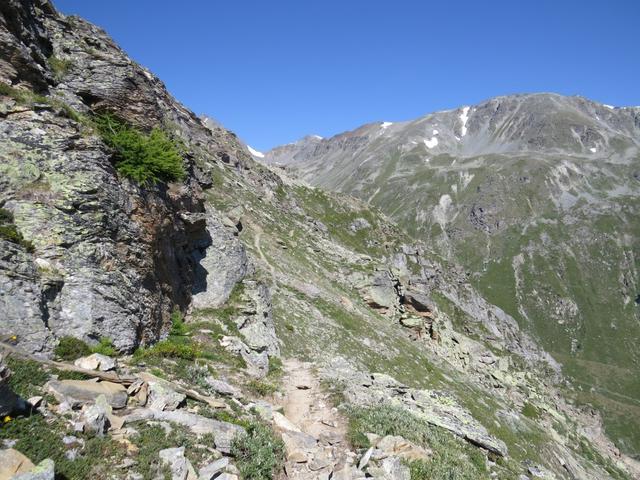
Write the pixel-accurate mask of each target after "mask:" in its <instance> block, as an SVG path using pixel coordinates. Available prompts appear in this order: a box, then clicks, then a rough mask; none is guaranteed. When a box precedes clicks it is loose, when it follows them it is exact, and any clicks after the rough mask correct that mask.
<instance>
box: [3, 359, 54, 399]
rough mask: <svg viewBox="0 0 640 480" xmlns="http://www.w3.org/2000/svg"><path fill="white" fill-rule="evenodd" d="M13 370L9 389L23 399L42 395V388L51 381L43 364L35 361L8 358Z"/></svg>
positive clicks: (8, 364)
mask: <svg viewBox="0 0 640 480" xmlns="http://www.w3.org/2000/svg"><path fill="white" fill-rule="evenodd" d="M7 366H8V367H9V370H11V376H10V377H9V387H11V390H13V391H14V392H15V393H16V394H17V395H20V396H21V397H22V398H29V397H33V396H34V395H37V394H39V393H40V387H42V385H44V384H45V383H46V382H47V380H48V379H49V374H48V373H47V371H46V370H45V369H44V368H43V367H42V365H41V364H39V363H38V362H35V361H33V360H19V359H17V358H12V357H9V358H7Z"/></svg>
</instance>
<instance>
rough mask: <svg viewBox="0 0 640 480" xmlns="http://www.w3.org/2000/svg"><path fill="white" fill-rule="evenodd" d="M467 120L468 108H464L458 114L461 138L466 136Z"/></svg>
mask: <svg viewBox="0 0 640 480" xmlns="http://www.w3.org/2000/svg"><path fill="white" fill-rule="evenodd" d="M467 120H469V107H464V108H463V109H462V113H461V114H460V121H461V122H462V129H461V134H462V135H461V136H463V137H464V136H465V135H466V134H467Z"/></svg>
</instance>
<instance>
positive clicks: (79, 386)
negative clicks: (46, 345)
mask: <svg viewBox="0 0 640 480" xmlns="http://www.w3.org/2000/svg"><path fill="white" fill-rule="evenodd" d="M48 390H49V392H51V394H52V395H53V396H54V397H56V400H58V401H59V402H60V403H62V402H67V403H69V405H71V407H72V408H78V407H81V406H83V405H86V404H90V403H95V401H96V399H97V398H98V397H99V396H100V395H104V396H105V399H106V400H107V403H108V404H109V405H111V407H112V408H115V409H118V408H124V407H126V405H127V398H128V396H127V391H126V389H125V388H124V387H123V386H122V385H120V384H118V383H112V382H94V381H91V380H52V381H50V382H49V383H48Z"/></svg>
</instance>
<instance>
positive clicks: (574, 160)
mask: <svg viewBox="0 0 640 480" xmlns="http://www.w3.org/2000/svg"><path fill="white" fill-rule="evenodd" d="M463 128H464V130H463ZM463 133H464V135H463ZM639 146H640V109H638V108H637V107H625V108H612V107H610V106H605V105H603V104H599V103H597V102H592V101H590V100H587V99H584V98H582V97H564V96H561V95H557V94H553V95H549V94H531V95H518V96H502V97H497V98H494V99H489V100H487V101H485V102H482V103H480V104H478V105H476V106H468V107H461V108H458V109H454V110H449V111H444V112H436V113H434V114H430V115H427V116H424V117H421V118H418V119H416V120H413V121H409V122H401V123H398V124H389V123H373V124H367V125H364V126H361V127H359V128H357V129H355V130H352V131H350V132H345V133H343V134H339V135H336V136H334V137H332V138H330V139H326V140H323V141H318V142H312V143H308V142H307V143H304V144H294V145H293V146H284V147H282V148H281V149H278V148H276V149H273V150H271V151H270V152H267V153H266V155H265V159H264V161H265V162H266V163H271V164H273V165H281V166H282V167H283V168H284V169H285V170H286V171H288V172H289V173H290V174H292V175H295V176H298V177H299V178H301V179H303V180H304V181H306V182H308V183H310V184H312V185H316V186H319V187H322V188H326V189H329V190H334V191H339V192H342V193H347V194H350V195H354V196H356V197H358V198H360V199H362V200H363V201H365V202H367V203H369V204H372V205H375V206H377V207H378V208H381V209H382V210H383V212H384V213H386V214H387V215H389V216H390V217H391V218H392V219H394V220H395V221H396V222H398V223H399V225H401V226H402V227H403V228H406V229H407V230H408V231H409V232H410V233H411V234H412V235H414V236H417V238H421V239H422V240H424V241H427V242H428V243H429V244H431V245H432V246H433V248H434V250H435V251H437V252H439V253H440V254H442V255H443V256H444V257H445V258H449V259H450V260H452V261H454V262H457V263H460V264H462V265H463V266H464V267H465V268H466V269H467V271H468V272H469V273H470V275H471V281H472V283H473V284H474V285H475V286H476V287H477V288H479V289H480V290H481V291H482V292H483V294H484V295H485V296H487V297H488V298H490V299H492V301H493V303H495V304H497V305H499V306H500V307H502V308H504V309H505V310H507V311H508V312H509V313H510V314H511V315H513V316H514V317H515V318H517V319H518V321H519V323H520V325H521V327H522V328H524V329H525V330H532V331H533V332H534V334H535V336H536V337H537V338H539V339H543V344H544V343H545V342H546V348H547V350H549V351H551V352H552V353H553V354H554V355H556V357H557V358H560V359H562V362H561V363H563V365H565V367H566V368H567V370H568V371H571V372H573V374H575V375H577V378H578V379H579V381H578V384H582V385H584V386H585V388H595V389H596V390H595V391H596V392H600V393H604V396H603V397H598V398H595V399H593V398H590V400H589V401H590V402H593V403H595V404H598V405H599V406H600V407H601V408H603V407H602V405H603V404H604V405H606V404H609V403H610V400H609V398H608V397H609V396H610V397H611V401H612V402H613V401H617V400H618V399H620V398H623V397H624V398H627V399H628V398H635V395H637V392H639V391H640V385H636V383H634V382H633V381H631V380H629V379H630V378H634V377H636V375H637V372H638V369H639V368H640V366H639V365H640V364H639V363H638V362H639V360H640V359H638V358H637V356H635V355H634V354H633V353H632V352H633V347H632V342H631V343H630V342H629V338H636V337H637V335H638V334H640V332H639V331H638V325H639V322H640V320H639V315H638V312H637V310H636V309H635V307H633V305H635V304H634V302H633V299H634V298H636V296H637V293H636V291H637V290H638V286H639V285H640V279H639V278H638V275H637V271H638V268H637V260H636V259H637V258H638V254H639V252H638V248H637V242H635V241H634V240H633V239H634V238H635V235H636V234H635V233H633V232H636V231H637V228H638V225H637V222H636V221H635V220H634V213H633V212H637V207H638V206H637V202H636V199H637V198H638V195H639V194H640V182H639V179H640V148H639ZM574 252H575V254H574ZM551 258H553V259H554V260H551ZM612 265H615V267H612ZM603 272H610V273H607V274H604V273H603ZM536 278H537V279H536ZM545 278H546V279H547V281H546V282H545V281H544V280H543V279H545ZM605 278H606V280H605ZM513 299H515V301H514V300H513ZM549 312H553V313H551V314H550V313H549ZM609 317H611V321H610V325H611V326H609V322H605V321H600V319H604V318H609ZM620 324H622V325H624V327H621V326H620ZM551 331H553V332H554V333H550V332H551ZM545 338H546V339H547V340H544V339H545ZM614 339H616V340H614ZM598 342H600V344H602V345H610V346H609V347H603V346H601V345H599V343H598ZM616 342H620V344H618V343H616ZM585 345H587V347H585ZM619 345H626V347H622V348H620V347H619ZM612 351H614V352H615V351H627V352H629V353H628V354H626V355H625V354H621V353H617V354H613V353H611V352H612ZM583 360H584V362H587V361H588V362H600V366H599V367H597V368H599V369H602V371H606V370H607V369H611V372H610V374H603V373H602V371H601V372H600V373H597V374H594V373H593V371H595V370H593V369H596V366H595V365H596V364H589V363H581V362H583ZM607 365H609V366H607ZM616 368H624V369H628V370H625V371H626V372H627V373H626V374H622V375H621V374H620V373H614V372H615V369H616ZM581 370H582V371H581ZM592 370H593V371H592ZM586 372H589V373H586ZM634 372H636V373H634ZM622 377H626V378H627V379H626V380H623V378H622ZM614 379H615V380H614ZM581 382H585V383H581ZM587 385H591V386H594V385H595V387H588V386H587ZM600 393H597V395H596V396H598V395H600ZM618 395H622V397H620V396H618ZM587 396H588V395H587V394H585V398H586V397H587ZM631 405H635V403H634V402H631ZM609 406H610V409H611V410H613V411H618V412H621V411H622V410H618V409H619V408H620V407H619V406H618V405H614V404H611V405H609ZM606 410H607V409H606V408H605V411H606ZM612 417H616V415H613V414H612ZM623 418H624V415H622V414H620V416H617V417H616V419H613V418H611V419H610V423H609V427H610V428H612V429H614V430H616V429H622V430H625V427H624V420H623ZM624 435H625V438H627V442H634V444H635V445H636V446H635V447H633V446H631V444H629V448H630V449H631V450H635V449H637V448H638V446H640V443H638V442H640V438H637V436H635V434H634V433H633V431H627V433H625V434H624ZM631 438H635V440H633V441H632V440H630V439H631Z"/></svg>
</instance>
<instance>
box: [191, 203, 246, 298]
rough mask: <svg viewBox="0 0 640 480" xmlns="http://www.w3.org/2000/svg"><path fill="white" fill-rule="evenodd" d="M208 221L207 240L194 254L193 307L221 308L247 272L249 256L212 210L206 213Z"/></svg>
mask: <svg viewBox="0 0 640 480" xmlns="http://www.w3.org/2000/svg"><path fill="white" fill-rule="evenodd" d="M206 222H207V233H208V238H206V239H203V240H204V242H203V245H202V248H200V249H198V250H197V251H196V252H195V253H194V256H195V261H196V279H195V283H194V286H193V307H194V308H218V307H220V306H221V305H223V304H224V303H225V302H226V301H227V300H228V299H229V295H231V291H232V290H233V287H235V285H236V284H237V283H238V282H239V281H241V280H242V279H243V278H244V276H245V275H246V273H247V263H248V260H247V254H246V251H245V249H244V246H243V245H242V243H240V241H239V240H238V239H237V237H236V236H234V235H233V234H232V233H231V232H230V231H229V230H230V229H229V227H226V226H225V225H223V223H222V221H221V220H220V219H219V218H218V216H217V215H216V213H215V212H214V211H212V209H211V208H209V209H208V210H207V216H206ZM234 229H235V227H234Z"/></svg>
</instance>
